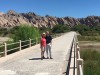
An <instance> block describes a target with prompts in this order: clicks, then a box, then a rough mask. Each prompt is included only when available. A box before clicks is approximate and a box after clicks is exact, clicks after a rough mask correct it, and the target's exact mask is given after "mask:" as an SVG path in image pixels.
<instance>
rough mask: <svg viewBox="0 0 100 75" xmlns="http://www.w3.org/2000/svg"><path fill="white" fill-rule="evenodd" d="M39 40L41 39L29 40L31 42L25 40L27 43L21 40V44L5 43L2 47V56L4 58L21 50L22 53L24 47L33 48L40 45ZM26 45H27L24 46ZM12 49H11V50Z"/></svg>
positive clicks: (0, 47)
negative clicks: (12, 52)
mask: <svg viewBox="0 0 100 75" xmlns="http://www.w3.org/2000/svg"><path fill="white" fill-rule="evenodd" d="M39 39H40V38H36V39H29V40H25V41H21V40H19V42H15V43H9V44H7V43H4V44H3V45H1V46H0V49H1V52H0V55H2V56H7V55H8V54H9V53H8V52H11V51H14V50H17V51H18V50H19V51H21V50H22V49H24V47H26V48H27V47H31V46H32V45H35V44H37V43H39ZM23 43H26V44H23ZM13 45H15V46H16V47H12V46H13ZM9 47H11V48H9Z"/></svg>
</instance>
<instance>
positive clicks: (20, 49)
mask: <svg viewBox="0 0 100 75" xmlns="http://www.w3.org/2000/svg"><path fill="white" fill-rule="evenodd" d="M19 44H20V45H19V50H20V51H21V40H19Z"/></svg>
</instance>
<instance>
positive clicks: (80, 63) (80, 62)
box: [75, 36, 83, 75]
mask: <svg viewBox="0 0 100 75" xmlns="http://www.w3.org/2000/svg"><path fill="white" fill-rule="evenodd" d="M75 39H76V66H77V75H83V59H82V58H81V57H80V47H79V42H78V38H77V36H75Z"/></svg>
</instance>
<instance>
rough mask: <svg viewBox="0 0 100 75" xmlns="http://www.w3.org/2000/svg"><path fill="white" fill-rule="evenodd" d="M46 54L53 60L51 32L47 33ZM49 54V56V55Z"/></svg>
mask: <svg viewBox="0 0 100 75" xmlns="http://www.w3.org/2000/svg"><path fill="white" fill-rule="evenodd" d="M45 38H46V53H47V59H48V58H50V59H53V58H52V54H51V46H52V37H51V35H50V33H49V31H47V32H46V37H45ZM48 52H49V54H48Z"/></svg>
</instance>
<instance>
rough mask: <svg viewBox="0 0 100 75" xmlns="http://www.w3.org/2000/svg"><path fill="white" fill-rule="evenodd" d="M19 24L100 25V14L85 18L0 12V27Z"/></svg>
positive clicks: (41, 25)
mask: <svg viewBox="0 0 100 75" xmlns="http://www.w3.org/2000/svg"><path fill="white" fill-rule="evenodd" d="M20 24H29V25H33V26H35V27H51V28H52V27H53V26H55V25H57V24H64V25H68V26H74V25H79V24H85V25H89V26H94V25H95V26H96V25H100V16H88V17H86V18H73V17H63V18H58V17H52V16H48V15H47V16H45V17H42V16H39V15H37V14H35V13H32V12H29V13H17V12H15V11H12V10H9V11H8V12H7V13H2V12H1V13H0V27H7V28H10V27H14V26H18V25H20Z"/></svg>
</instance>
